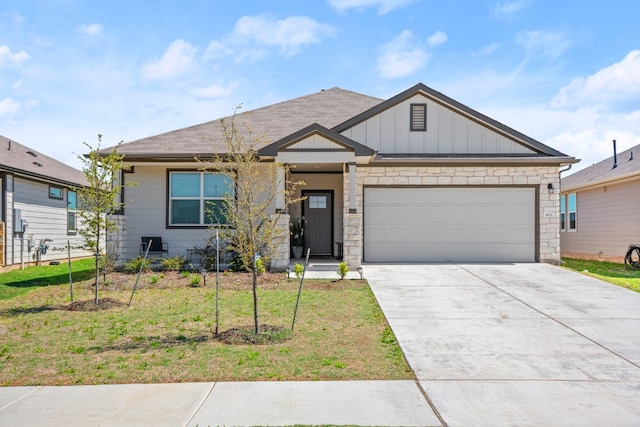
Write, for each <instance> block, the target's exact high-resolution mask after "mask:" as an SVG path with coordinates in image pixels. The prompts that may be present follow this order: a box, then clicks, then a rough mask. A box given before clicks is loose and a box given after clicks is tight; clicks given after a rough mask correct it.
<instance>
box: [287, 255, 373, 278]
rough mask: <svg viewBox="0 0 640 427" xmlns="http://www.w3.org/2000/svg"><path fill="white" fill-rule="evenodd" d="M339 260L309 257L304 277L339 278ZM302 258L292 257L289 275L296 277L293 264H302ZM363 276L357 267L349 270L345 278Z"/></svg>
mask: <svg viewBox="0 0 640 427" xmlns="http://www.w3.org/2000/svg"><path fill="white" fill-rule="evenodd" d="M340 262H341V261H340V260H338V259H336V258H333V257H330V258H326V257H323V258H315V257H312V258H309V266H308V268H307V271H306V272H305V274H304V277H305V278H306V279H334V280H338V279H340V275H339V274H338V266H339V265H340ZM304 263H305V259H304V258H299V259H296V258H293V259H291V261H290V262H289V271H290V273H289V277H296V275H295V273H294V271H295V265H296V264H302V265H304ZM361 278H363V276H362V275H361V274H360V272H359V271H358V270H357V269H352V270H349V272H348V273H347V275H346V277H345V279H361Z"/></svg>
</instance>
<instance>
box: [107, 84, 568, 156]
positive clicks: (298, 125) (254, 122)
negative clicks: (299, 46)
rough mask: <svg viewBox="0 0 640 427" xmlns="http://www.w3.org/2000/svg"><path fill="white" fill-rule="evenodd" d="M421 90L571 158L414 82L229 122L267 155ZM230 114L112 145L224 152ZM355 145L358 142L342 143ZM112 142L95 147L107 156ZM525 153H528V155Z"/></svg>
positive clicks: (292, 104) (335, 130)
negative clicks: (382, 94)
mask: <svg viewBox="0 0 640 427" xmlns="http://www.w3.org/2000/svg"><path fill="white" fill-rule="evenodd" d="M418 93H422V94H423V95H426V96H428V97H429V98H431V99H432V100H434V101H435V102H438V103H440V104H442V105H446V106H448V107H450V108H452V109H455V110H458V111H460V112H462V113H463V114H465V115H467V116H468V117H470V118H471V119H472V120H475V121H477V122H480V123H484V124H485V125H487V126H490V127H492V128H494V129H495V130H496V131H498V132H500V133H502V134H504V135H507V136H508V137H509V138H511V139H513V140H515V141H518V142H519V143H521V144H523V145H525V146H527V147H529V148H531V149H532V150H533V151H534V152H536V153H537V154H536V155H534V157H539V158H547V159H562V161H563V163H575V162H577V160H575V158H573V157H570V156H567V155H566V154H563V153H561V152H559V151H556V150H554V149H553V148H551V147H549V146H547V145H545V144H543V143H541V142H538V141H536V140H535V139H533V138H530V137H528V136H526V135H524V134H522V133H520V132H518V131H516V130H514V129H512V128H510V127H507V126H505V125H503V124H502V123H499V122H497V121H495V120H493V119H491V118H490V117H487V116H485V115H483V114H481V113H479V112H477V111H475V110H473V109H471V108H469V107H467V106H465V105H463V104H461V103H459V102H457V101H455V100H453V99H451V98H449V97H447V96H445V95H443V94H442V93H440V92H437V91H435V90H433V89H431V88H429V87H428V86H426V85H424V84H422V83H418V84H416V85H414V86H412V87H411V88H409V89H407V90H405V91H403V92H401V93H400V94H398V95H396V96H393V97H392V98H389V99H387V100H383V99H379V98H375V97H372V96H368V95H363V94H360V93H356V92H352V91H348V90H344V89H340V88H337V87H334V88H332V89H327V90H322V91H320V92H317V93H313V94H310V95H306V96H302V97H299V98H294V99H291V100H287V101H282V102H280V103H277V104H273V105H268V106H266V107H262V108H258V109H255V110H251V111H247V112H242V113H238V114H236V115H235V118H234V127H235V130H236V131H237V132H238V134H239V136H240V137H241V138H243V140H244V141H245V142H248V141H256V140H257V141H258V143H257V144H256V145H257V147H256V148H258V149H262V148H265V151H264V153H263V152H262V150H261V152H260V154H262V155H273V154H274V150H277V148H278V147H280V146H282V145H283V144H286V143H287V142H291V140H292V138H294V137H295V136H296V135H298V136H299V135H300V132H304V131H305V130H306V131H309V132H312V131H313V132H318V133H322V134H323V135H325V136H328V137H329V138H330V139H334V140H336V141H338V142H340V138H339V137H338V136H336V135H337V134H339V133H340V132H343V131H344V130H346V129H348V128H349V127H351V126H354V125H356V124H358V123H360V122H362V121H364V120H367V119H368V118H370V117H372V116H374V115H376V114H379V113H380V112H382V111H384V110H386V109H388V108H391V107H393V106H394V105H396V104H399V103H401V102H403V101H404V100H406V99H408V98H410V97H411V96H413V95H415V94H418ZM232 118H233V116H228V117H225V118H223V119H216V120H212V121H209V122H206V123H202V124H198V125H194V126H190V127H187V128H183V129H178V130H174V131H171V132H166V133H162V134H159V135H154V136H150V137H147V138H142V139H139V140H136V141H132V142H128V143H124V144H121V145H119V146H117V151H118V153H120V154H124V156H125V161H127V162H132V161H140V162H145V161H147V162H153V161H176V160H189V159H194V158H195V157H198V158H202V159H206V158H210V157H211V156H212V155H213V154H217V155H224V154H225V151H226V148H227V146H226V143H225V140H224V126H223V121H224V122H225V123H226V124H227V125H229V124H230V122H231V120H232ZM346 145H350V146H352V147H355V148H358V149H361V148H362V147H360V144H357V143H355V141H352V142H351V143H346ZM113 148H114V147H109V148H105V149H102V150H101V154H104V155H107V154H108V153H109V152H111V151H112V150H113ZM529 157H531V156H530V155H529Z"/></svg>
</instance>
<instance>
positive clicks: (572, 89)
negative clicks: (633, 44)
mask: <svg viewBox="0 0 640 427" xmlns="http://www.w3.org/2000/svg"><path fill="white" fill-rule="evenodd" d="M638 99H640V50H632V51H631V52H629V53H628V54H627V56H626V57H625V58H624V59H623V60H622V61H620V62H617V63H615V64H613V65H611V66H609V67H606V68H603V69H602V70H599V71H598V72H596V73H594V74H592V75H590V76H588V77H579V78H577V79H574V80H572V81H571V82H570V83H569V84H568V85H566V86H564V87H563V88H561V89H560V91H559V92H558V94H557V95H556V96H555V97H554V98H553V100H552V101H551V105H552V106H553V107H558V108H572V107H579V106H581V105H585V104H588V105H601V106H606V108H608V109H611V110H615V109H617V107H619V106H622V107H624V106H625V105H626V104H628V103H631V104H632V105H631V107H634V108H636V109H640V102H639V101H638ZM634 103H635V105H633V104H634Z"/></svg>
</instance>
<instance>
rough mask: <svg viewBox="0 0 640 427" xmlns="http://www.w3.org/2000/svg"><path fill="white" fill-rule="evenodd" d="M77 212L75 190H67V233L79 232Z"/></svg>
mask: <svg viewBox="0 0 640 427" xmlns="http://www.w3.org/2000/svg"><path fill="white" fill-rule="evenodd" d="M76 211H77V193H76V192H75V191H73V190H67V233H75V232H76V231H78V221H77V218H76Z"/></svg>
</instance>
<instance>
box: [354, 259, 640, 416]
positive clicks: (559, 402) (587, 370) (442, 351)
mask: <svg viewBox="0 0 640 427" xmlns="http://www.w3.org/2000/svg"><path fill="white" fill-rule="evenodd" d="M364 272H365V276H366V277H367V279H368V281H369V284H370V285H371V288H372V289H373V292H374V294H375V296H376V298H377V299H378V302H379V303H380V306H381V307H382V310H383V311H384V313H385V315H386V317H387V319H388V321H389V323H390V325H391V328H392V329H393V331H394V332H395V334H396V337H397V339H398V341H399V343H400V346H401V347H402V350H403V351H404V354H405V357H406V359H407V361H408V362H409V365H410V366H411V367H412V368H413V370H414V372H415V373H416V376H417V377H418V380H419V383H420V385H421V386H422V388H423V390H424V392H425V394H426V396H427V398H428V399H429V401H430V403H431V405H432V407H433V408H434V410H435V411H436V413H437V414H438V415H439V417H440V419H441V421H442V422H443V423H444V424H446V425H448V426H537V425H539V426H638V425H640V294H638V293H635V292H632V291H629V290H626V289H622V288H618V287H616V286H613V285H609V284H607V283H604V282H602V281H599V280H596V279H592V278H590V277H586V276H583V275H581V274H578V273H573V272H570V271H567V270H564V269H561V268H559V267H554V266H552V265H548V264H496V265H486V264H482V265H481V264H470V265H454V264H439V265H435V264H430V265H371V264H369V265H365V266H364Z"/></svg>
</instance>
